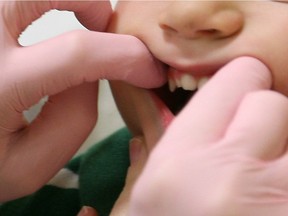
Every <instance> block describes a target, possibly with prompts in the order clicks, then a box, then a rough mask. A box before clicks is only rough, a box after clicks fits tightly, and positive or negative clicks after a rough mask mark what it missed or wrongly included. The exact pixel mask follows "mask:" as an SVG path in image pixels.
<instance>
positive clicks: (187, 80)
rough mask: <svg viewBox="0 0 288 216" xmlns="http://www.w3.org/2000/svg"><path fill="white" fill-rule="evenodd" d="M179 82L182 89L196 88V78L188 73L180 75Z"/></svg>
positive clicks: (191, 89) (192, 89)
mask: <svg viewBox="0 0 288 216" xmlns="http://www.w3.org/2000/svg"><path fill="white" fill-rule="evenodd" d="M180 82H181V86H182V88H183V89H184V90H190V91H194V90H195V89H196V88H197V81H196V79H195V78H194V77H193V76H191V75H189V74H184V75H183V76H182V77H181V80H180Z"/></svg>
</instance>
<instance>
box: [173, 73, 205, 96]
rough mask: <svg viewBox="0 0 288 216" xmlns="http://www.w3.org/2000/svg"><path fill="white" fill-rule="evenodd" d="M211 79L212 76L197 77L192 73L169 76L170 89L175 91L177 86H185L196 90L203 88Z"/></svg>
mask: <svg viewBox="0 0 288 216" xmlns="http://www.w3.org/2000/svg"><path fill="white" fill-rule="evenodd" d="M209 79H210V77H201V78H195V77H194V76H192V75H191V74H182V75H181V76H179V77H169V79H168V84H169V90H170V91H171V92H174V91H175V90H176V89H177V88H183V89H184V90H188V91H194V90H196V89H201V88H202V87H203V86H204V85H205V84H206V83H207V82H208V81H209Z"/></svg>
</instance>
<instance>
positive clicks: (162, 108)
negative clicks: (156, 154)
mask: <svg viewBox="0 0 288 216" xmlns="http://www.w3.org/2000/svg"><path fill="white" fill-rule="evenodd" d="M150 95H151V98H152V100H153V102H154V103H155V106H156V108H157V110H158V112H159V116H160V118H161V119H160V120H161V124H162V127H163V128H164V129H166V128H167V127H168V126H169V125H170V123H171V122H172V120H173V119H174V117H175V116H174V115H173V113H172V112H171V111H170V109H169V108H168V107H167V106H166V105H165V104H164V103H163V101H162V100H161V99H160V98H159V97H158V96H157V95H155V94H154V93H153V92H150Z"/></svg>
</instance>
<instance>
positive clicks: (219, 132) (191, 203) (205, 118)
mask: <svg viewBox="0 0 288 216" xmlns="http://www.w3.org/2000/svg"><path fill="white" fill-rule="evenodd" d="M270 87H271V77H270V72H269V71H268V69H267V68H266V67H265V66H264V65H263V64H262V63H261V62H259V61H258V60H256V59H253V58H250V57H241V58H239V59H237V60H234V61H232V62H231V63H229V64H228V65H227V66H225V67H224V68H223V69H221V70H220V71H219V72H218V74H216V75H215V76H214V77H213V78H212V80H211V81H209V82H208V83H207V84H206V85H205V86H204V87H203V89H202V90H200V91H199V92H198V93H197V95H196V96H195V97H194V99H192V101H190V103H189V104H188V105H187V106H186V108H185V109H184V110H183V111H182V112H181V113H180V115H179V116H178V117H176V119H175V120H174V121H173V122H172V124H171V126H170V127H169V128H168V130H167V131H166V133H165V135H164V136H163V138H162V139H161V140H160V142H159V143H158V145H157V146H156V148H155V150H154V151H153V152H152V154H151V156H150V157H149V160H148V163H147V165H146V167H145V169H144V172H143V173H142V175H141V177H140V179H139V181H138V182H137V184H136V187H135V188H134V191H133V193H132V205H131V209H130V214H129V215H130V216H135V215H137V216H147V215H149V216H159V215H165V216H175V215H177V216H179V215H181V216H191V215H197V216H231V215H233V216H260V215H261V216H272V215H273V216H287V215H288V174H287V169H288V155H287V135H288V121H287V119H288V101H287V98H286V97H285V96H283V95H280V94H279V93H276V92H273V91H270V90H267V89H269V88H270ZM187 119H188V120H187Z"/></svg>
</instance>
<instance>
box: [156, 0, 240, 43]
mask: <svg viewBox="0 0 288 216" xmlns="http://www.w3.org/2000/svg"><path fill="white" fill-rule="evenodd" d="M243 24H244V18H243V15H242V13H241V11H239V10H238V9H237V8H236V7H233V2H229V1H228V2H227V1H223V2H219V1H202V2H201V1H188V2H187V1H175V2H171V3H170V4H169V5H168V6H167V8H166V9H164V11H163V13H161V14H160V20H159V25H160V27H161V28H162V29H163V30H164V31H165V32H167V33H169V32H170V33H171V34H175V35H178V36H181V37H184V38H190V39H198V38H203V37H204V38H211V39H221V38H227V37H230V36H232V35H234V34H236V33H237V32H239V31H240V30H241V29H242V26H243Z"/></svg>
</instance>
